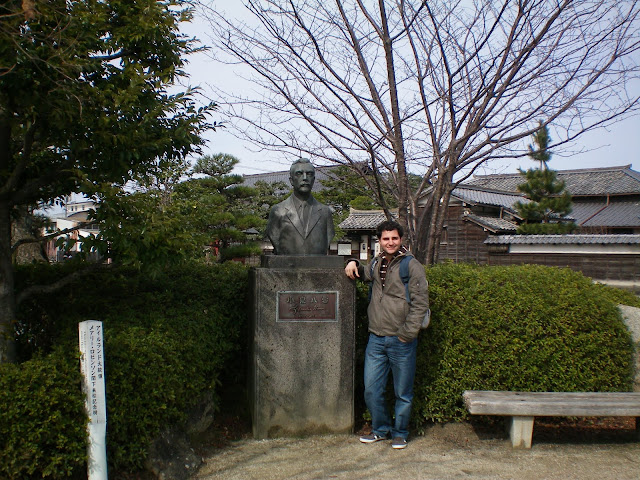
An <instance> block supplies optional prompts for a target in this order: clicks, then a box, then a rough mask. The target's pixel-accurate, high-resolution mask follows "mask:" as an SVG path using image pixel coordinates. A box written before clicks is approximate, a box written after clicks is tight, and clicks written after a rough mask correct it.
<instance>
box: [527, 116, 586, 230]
mask: <svg viewBox="0 0 640 480" xmlns="http://www.w3.org/2000/svg"><path fill="white" fill-rule="evenodd" d="M533 142H534V144H533V145H529V157H530V158H531V159H533V160H535V161H538V162H540V168H537V169H533V168H531V169H529V170H527V171H524V170H521V169H519V171H520V174H522V175H523V176H524V177H525V179H526V182H525V183H522V184H520V185H518V191H519V192H522V193H524V195H525V197H526V198H527V199H528V200H529V201H528V202H517V203H516V205H515V207H516V211H517V212H518V215H520V217H522V220H523V223H522V224H521V225H520V226H519V227H518V231H517V232H518V233H520V234H549V233H568V232H570V231H571V230H573V229H574V228H575V224H574V223H573V222H567V221H566V220H565V219H564V217H566V216H567V215H568V214H569V213H571V203H572V201H571V195H570V194H569V192H567V191H566V189H565V182H564V181H562V180H558V175H557V172H555V171H554V170H550V169H549V168H548V165H547V163H548V162H549V160H550V159H551V153H550V152H549V150H548V146H549V143H551V137H550V136H549V130H548V129H547V127H546V126H544V125H542V122H540V128H539V129H538V131H537V132H536V133H535V134H534V135H533Z"/></svg>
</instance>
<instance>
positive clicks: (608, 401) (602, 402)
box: [462, 390, 640, 448]
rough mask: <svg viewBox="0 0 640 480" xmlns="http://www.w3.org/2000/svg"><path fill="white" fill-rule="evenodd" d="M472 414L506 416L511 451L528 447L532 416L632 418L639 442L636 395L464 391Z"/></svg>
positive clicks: (639, 401)
mask: <svg viewBox="0 0 640 480" xmlns="http://www.w3.org/2000/svg"><path fill="white" fill-rule="evenodd" d="M462 397H463V399H464V403H465V406H466V407H467V409H468V410H469V413H471V414H472V415H501V416H510V417H511V422H510V423H509V436H510V438H511V444H512V445H513V447H514V448H531V437H532V436H533V419H534V418H535V417H636V434H637V437H638V438H639V439H640V392H608V393H599V392H492V391H482V390H466V391H465V392H464V393H463V395H462Z"/></svg>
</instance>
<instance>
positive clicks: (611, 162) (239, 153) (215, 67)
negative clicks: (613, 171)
mask: <svg viewBox="0 0 640 480" xmlns="http://www.w3.org/2000/svg"><path fill="white" fill-rule="evenodd" d="M212 3H213V4H214V5H223V7H221V8H222V9H223V10H224V11H225V12H226V13H227V14H228V15H229V16H231V17H233V18H247V16H246V15H245V8H244V7H243V6H242V4H241V2H240V1H239V0H224V1H222V0H217V1H215V2H212ZM184 31H185V32H186V33H188V34H189V35H194V36H196V37H198V38H199V39H200V40H201V41H202V43H203V44H205V45H211V40H210V38H209V36H208V28H207V23H206V21H204V20H202V19H198V18H196V20H195V21H194V22H192V23H191V24H189V25H185V28H184ZM637 61H640V59H637ZM189 62H190V63H189V65H188V66H187V72H188V73H189V75H190V80H189V84H190V85H192V86H200V87H201V89H202V90H203V91H204V92H205V93H206V94H207V95H209V96H212V94H211V91H212V88H211V87H212V86H213V85H215V86H216V87H217V88H219V89H221V90H224V91H228V92H231V93H233V92H234V91H236V90H237V89H238V88H250V86H247V85H246V84H244V85H243V82H241V81H240V80H239V78H238V70H237V68H239V67H232V66H229V65H224V64H221V63H217V62H214V61H213V60H212V59H211V58H210V56H209V55H207V54H205V53H201V54H198V55H193V56H191V57H190V59H189ZM639 89H640V87H639ZM212 99H213V100H215V101H217V102H220V101H221V99H219V98H212ZM214 120H217V121H225V119H224V118H222V117H220V116H216V117H214ZM552 137H553V132H552ZM207 139H208V143H207V145H206V146H205V153H206V154H214V153H229V154H232V155H234V156H236V157H238V158H239V159H240V163H239V164H238V165H237V166H236V169H235V171H234V173H240V174H245V175H248V174H254V173H263V172H272V171H278V170H286V169H288V168H289V165H290V164H291V161H292V159H291V158H290V157H286V156H285V155H284V154H282V155H278V154H274V153H267V154H265V153H263V152H256V151H255V149H254V148H252V146H251V144H249V143H247V142H245V141H243V140H240V139H237V138H234V137H233V136H232V135H231V134H230V133H229V132H228V131H225V129H218V130H217V131H216V132H211V133H210V134H208V135H207ZM579 148H584V149H586V150H589V151H588V152H585V153H580V154H575V155H572V154H568V155H567V156H561V155H560V154H555V155H554V156H553V157H552V159H551V162H550V163H549V165H550V167H551V168H553V169H555V170H568V169H576V168H599V167H607V166H620V165H629V164H632V166H633V167H632V168H633V169H634V170H637V171H640V117H638V116H636V117H633V118H629V119H627V120H624V121H622V122H619V123H616V124H615V125H613V126H611V127H609V128H608V129H606V130H605V129H601V130H598V131H595V132H590V133H587V134H585V135H584V136H582V137H581V138H580V144H579ZM535 166H537V162H533V161H530V160H528V159H517V160H513V161H501V162H500V163H499V164H498V163H495V164H489V165H487V167H485V169H484V170H483V171H478V172H477V173H479V174H483V173H514V172H517V169H518V168H519V167H521V168H524V169H527V168H532V167H535Z"/></svg>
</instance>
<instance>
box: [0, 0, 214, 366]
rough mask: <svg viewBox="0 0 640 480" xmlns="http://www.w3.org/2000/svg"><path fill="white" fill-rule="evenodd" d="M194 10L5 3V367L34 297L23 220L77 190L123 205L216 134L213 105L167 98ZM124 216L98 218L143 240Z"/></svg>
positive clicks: (1, 141)
mask: <svg viewBox="0 0 640 480" xmlns="http://www.w3.org/2000/svg"><path fill="white" fill-rule="evenodd" d="M189 7H190V3H189V2H186V1H180V0H172V1H169V2H157V1H155V0H137V1H135V2H132V1H130V0H108V1H98V0H83V1H80V0H71V1H69V0H67V1H62V0H51V1H37V2H36V1H29V2H27V1H21V0H8V1H5V2H2V4H1V5H0V362H5V361H12V360H13V358H14V353H13V348H12V337H13V325H12V322H13V321H14V318H15V309H16V307H17V304H18V302H19V301H20V299H21V298H24V296H25V294H26V292H21V294H20V295H19V296H18V295H16V292H15V287H14V274H13V265H12V254H13V252H14V249H15V247H16V244H15V243H12V242H13V239H12V237H11V223H12V221H13V220H15V219H16V216H17V215H18V214H19V212H22V211H25V210H28V209H33V208H34V207H36V206H38V205H40V206H41V205H50V204H53V203H59V202H60V201H61V200H60V199H62V198H64V197H65V196H66V195H69V194H71V193H85V194H87V195H89V196H97V195H98V194H99V193H100V192H101V191H102V190H104V189H107V195H108V196H109V197H114V195H113V192H115V191H117V190H119V189H121V188H122V187H123V186H124V185H125V184H126V183H127V182H128V181H129V180H131V179H135V178H136V177H139V176H140V175H142V174H143V173H144V172H146V171H147V170H148V169H149V168H150V166H152V165H154V163H157V162H158V159H161V160H162V161H163V162H165V163H166V164H167V165H170V164H172V163H178V164H179V163H181V161H182V159H184V158H185V157H186V156H187V155H189V154H191V153H193V152H194V151H196V152H197V151H198V149H199V146H200V145H202V143H203V139H202V133H203V131H204V130H205V129H209V128H212V127H213V126H214V125H211V124H209V123H208V121H207V116H208V114H209V112H210V111H211V109H212V108H213V105H208V106H205V107H200V108H199V107H197V106H196V103H195V101H194V92H193V91H192V90H187V91H185V92H179V93H175V94H174V93H169V92H168V90H167V88H168V86H170V85H172V84H173V83H174V81H175V80H176V79H177V78H178V77H180V76H182V75H183V71H182V68H183V66H184V56H185V55H187V54H189V53H191V52H193V51H195V49H196V48H195V47H194V46H193V43H194V42H193V40H192V39H189V38H186V37H184V36H182V35H180V33H179V30H178V24H179V22H181V21H188V20H189V19H190V17H191V13H190V10H189ZM114 208H115V209H117V208H119V206H118V205H116V206H112V205H106V204H104V205H102V207H101V210H103V212H102V213H100V212H98V213H97V216H98V217H101V218H104V219H105V220H110V221H113V222H116V219H117V223H113V224H112V225H105V230H106V231H109V232H110V233H114V234H116V233H118V234H119V233H125V234H127V235H128V236H129V237H132V236H134V235H135V232H127V231H126V221H127V217H126V216H125V217H122V218H119V219H118V218H117V215H114V214H113V212H111V213H109V211H110V209H114ZM132 208H133V207H132ZM104 211H106V213H104ZM104 239H105V240H107V238H106V236H105V238H104ZM36 240H38V239H34V241H36ZM94 246H95V244H94ZM101 248H103V249H104V248H106V247H104V246H102V247H101ZM156 253H159V252H156ZM61 285H62V283H61V282H59V283H58V284H57V285H55V286H53V285H48V286H46V287H42V289H45V288H46V289H48V290H51V289H52V288H55V287H60V286H61ZM36 290H37V287H36V286H34V287H32V288H31V290H30V291H31V292H35V291H36ZM41 291H43V290H41Z"/></svg>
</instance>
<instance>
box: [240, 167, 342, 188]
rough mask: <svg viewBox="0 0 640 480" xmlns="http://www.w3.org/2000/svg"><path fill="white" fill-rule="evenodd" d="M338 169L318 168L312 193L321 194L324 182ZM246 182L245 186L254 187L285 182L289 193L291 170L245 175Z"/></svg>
mask: <svg viewBox="0 0 640 480" xmlns="http://www.w3.org/2000/svg"><path fill="white" fill-rule="evenodd" d="M336 168H337V167H316V181H315V183H314V184H313V189H312V191H314V192H319V191H320V190H323V189H324V186H323V185H322V181H323V180H327V179H330V178H333V177H331V170H334V169H336ZM243 178H244V182H243V185H246V186H249V187H252V186H254V185H255V184H256V182H265V183H276V182H283V183H284V184H285V185H286V186H287V189H286V190H287V191H288V190H289V189H290V185H291V184H290V182H289V170H283V171H281V172H270V173H256V174H254V175H243Z"/></svg>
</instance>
